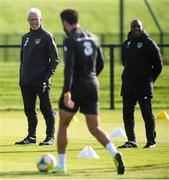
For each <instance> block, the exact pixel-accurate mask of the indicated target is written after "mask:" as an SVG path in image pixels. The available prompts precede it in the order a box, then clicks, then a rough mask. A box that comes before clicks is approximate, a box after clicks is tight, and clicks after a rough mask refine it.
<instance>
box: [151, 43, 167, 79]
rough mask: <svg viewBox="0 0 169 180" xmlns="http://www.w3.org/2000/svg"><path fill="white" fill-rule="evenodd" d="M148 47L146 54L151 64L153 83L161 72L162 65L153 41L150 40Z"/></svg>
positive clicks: (157, 48) (158, 50) (158, 51)
mask: <svg viewBox="0 0 169 180" xmlns="http://www.w3.org/2000/svg"><path fill="white" fill-rule="evenodd" d="M148 46H149V48H148V49H149V51H148V54H149V58H150V61H151V64H152V77H153V81H154V82H155V80H156V79H157V77H158V76H159V74H160V73H161V71H162V66H163V63H162V58H161V53H160V49H159V47H158V46H157V44H156V43H155V42H154V41H153V40H151V41H149V44H148Z"/></svg>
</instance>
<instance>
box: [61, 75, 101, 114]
mask: <svg viewBox="0 0 169 180" xmlns="http://www.w3.org/2000/svg"><path fill="white" fill-rule="evenodd" d="M71 96H72V100H73V101H74V103H75V106H74V108H73V109H70V108H68V107H66V106H65V104H64V102H63V93H62V95H61V98H60V100H59V108H60V109H63V110H66V111H68V112H73V113H75V112H77V111H78V109H79V108H80V112H82V113H84V114H93V115H97V114H99V82H98V80H97V79H96V78H95V79H92V80H90V81H89V80H82V79H80V80H77V81H75V82H74V83H73V85H72V89H71Z"/></svg>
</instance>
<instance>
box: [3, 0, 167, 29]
mask: <svg viewBox="0 0 169 180" xmlns="http://www.w3.org/2000/svg"><path fill="white" fill-rule="evenodd" d="M148 2H149V3H150V5H151V6H152V8H153V10H154V12H155V14H157V17H158V20H159V22H160V25H161V27H162V30H163V31H164V32H168V29H169V24H168V21H169V17H168V16H167V11H166V10H165V9H166V7H167V6H169V1H168V0H160V1H159V0H149V1H148ZM0 3H1V4H0V5H1V6H0V12H1V16H0V24H1V25H2V27H3V28H1V30H0V33H23V32H25V30H26V29H27V26H28V24H27V21H26V17H25V14H26V12H27V10H28V9H30V8H31V7H37V8H40V9H41V10H42V13H43V14H42V15H43V23H44V25H45V26H46V27H48V29H49V30H50V31H52V32H59V33H62V26H61V22H60V19H59V13H60V12H61V11H62V10H63V9H64V8H68V7H71V8H76V9H77V10H78V11H79V12H80V18H81V25H82V27H84V28H89V29H90V30H91V31H93V32H99V33H100V32H102V33H106V32H107V33H112V32H119V1H118V0H92V1H91V0H62V1H60V0H51V1H49V0H40V1H36V0H24V3H23V0H15V1H13V0H1V1H0ZM16 4H17V6H16ZM89 4H90V5H89ZM124 7H125V9H124V10H125V11H124V12H125V27H124V28H125V29H124V30H125V32H127V31H128V29H129V23H130V21H131V20H132V19H135V18H139V19H141V20H142V21H143V24H145V29H147V30H148V31H149V32H152V33H153V32H158V29H157V28H156V26H155V24H154V22H153V19H152V17H151V15H150V14H149V12H148V9H147V8H146V6H145V3H144V0H137V1H135V0H125V1H124ZM4 17H5V18H4ZM21 27H22V28H21Z"/></svg>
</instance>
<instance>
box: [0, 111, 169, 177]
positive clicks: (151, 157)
mask: <svg viewBox="0 0 169 180" xmlns="http://www.w3.org/2000/svg"><path fill="white" fill-rule="evenodd" d="M158 112H159V111H158V110H156V111H155V112H154V114H157V113H158ZM38 115H39V124H38V128H37V141H38V143H39V142H40V141H41V140H43V139H44V138H45V122H44V120H43V118H42V115H41V113H40V112H38ZM76 117H77V118H78V121H75V120H72V123H71V125H70V128H69V145H68V149H67V169H68V174H66V175H62V176H59V175H56V174H49V173H40V172H38V170H37V168H36V164H35V161H36V158H37V156H39V155H41V154H43V153H45V152H49V153H52V154H53V155H55V156H56V146H55V145H54V146H44V147H43V146H38V144H37V145H32V146H16V145H14V142H15V141H18V140H21V139H22V138H24V137H25V136H26V132H27V123H26V120H25V116H24V113H23V112H22V111H0V130H1V131H0V178H1V179H138V178H139V179H167V178H169V158H168V157H169V151H168V150H169V131H168V128H169V121H167V120H156V128H157V147H156V148H154V149H143V148H142V147H143V146H144V145H145V143H146V140H145V131H144V123H143V120H142V118H141V115H140V111H139V110H136V116H135V117H136V127H135V130H136V135H137V142H138V146H139V147H138V148H137V149H122V150H120V152H121V153H122V154H123V156H124V160H125V162H126V169H127V170H126V173H125V174H124V175H117V173H116V171H115V166H114V163H113V160H112V158H111V156H110V155H109V153H108V152H107V151H106V150H105V149H104V148H103V147H102V146H101V145H100V144H99V143H98V142H97V141H96V140H95V139H94V137H93V136H91V135H90V134H89V132H88V130H87V127H86V124H85V120H84V116H83V115H82V114H79V113H78V114H77V116H76ZM57 127H58V117H56V131H57ZM101 127H103V128H104V129H105V130H106V131H107V132H108V133H111V132H112V131H113V130H114V128H116V127H121V128H123V123H122V115H121V111H120V110H115V111H111V110H101ZM112 141H113V142H114V144H115V145H116V146H118V145H120V144H122V143H123V142H125V141H126V139H120V138H115V139H112ZM85 146H92V148H93V149H94V150H95V151H96V153H97V154H98V155H99V156H100V159H98V160H93V159H78V158H77V155H78V154H79V152H80V151H81V150H82V149H83V148H84V147H85Z"/></svg>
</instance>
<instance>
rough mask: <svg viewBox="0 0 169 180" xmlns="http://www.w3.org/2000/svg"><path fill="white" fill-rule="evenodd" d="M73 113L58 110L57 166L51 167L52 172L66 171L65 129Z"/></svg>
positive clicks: (66, 138)
mask: <svg viewBox="0 0 169 180" xmlns="http://www.w3.org/2000/svg"><path fill="white" fill-rule="evenodd" d="M73 115H74V113H72V112H68V111H65V110H63V109H60V110H59V117H60V120H59V128H58V134H57V149H58V166H57V167H55V168H54V169H53V171H52V172H53V173H65V171H66V147H67V144H68V134H67V129H68V126H69V124H70V121H71V120H72V118H73Z"/></svg>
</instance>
